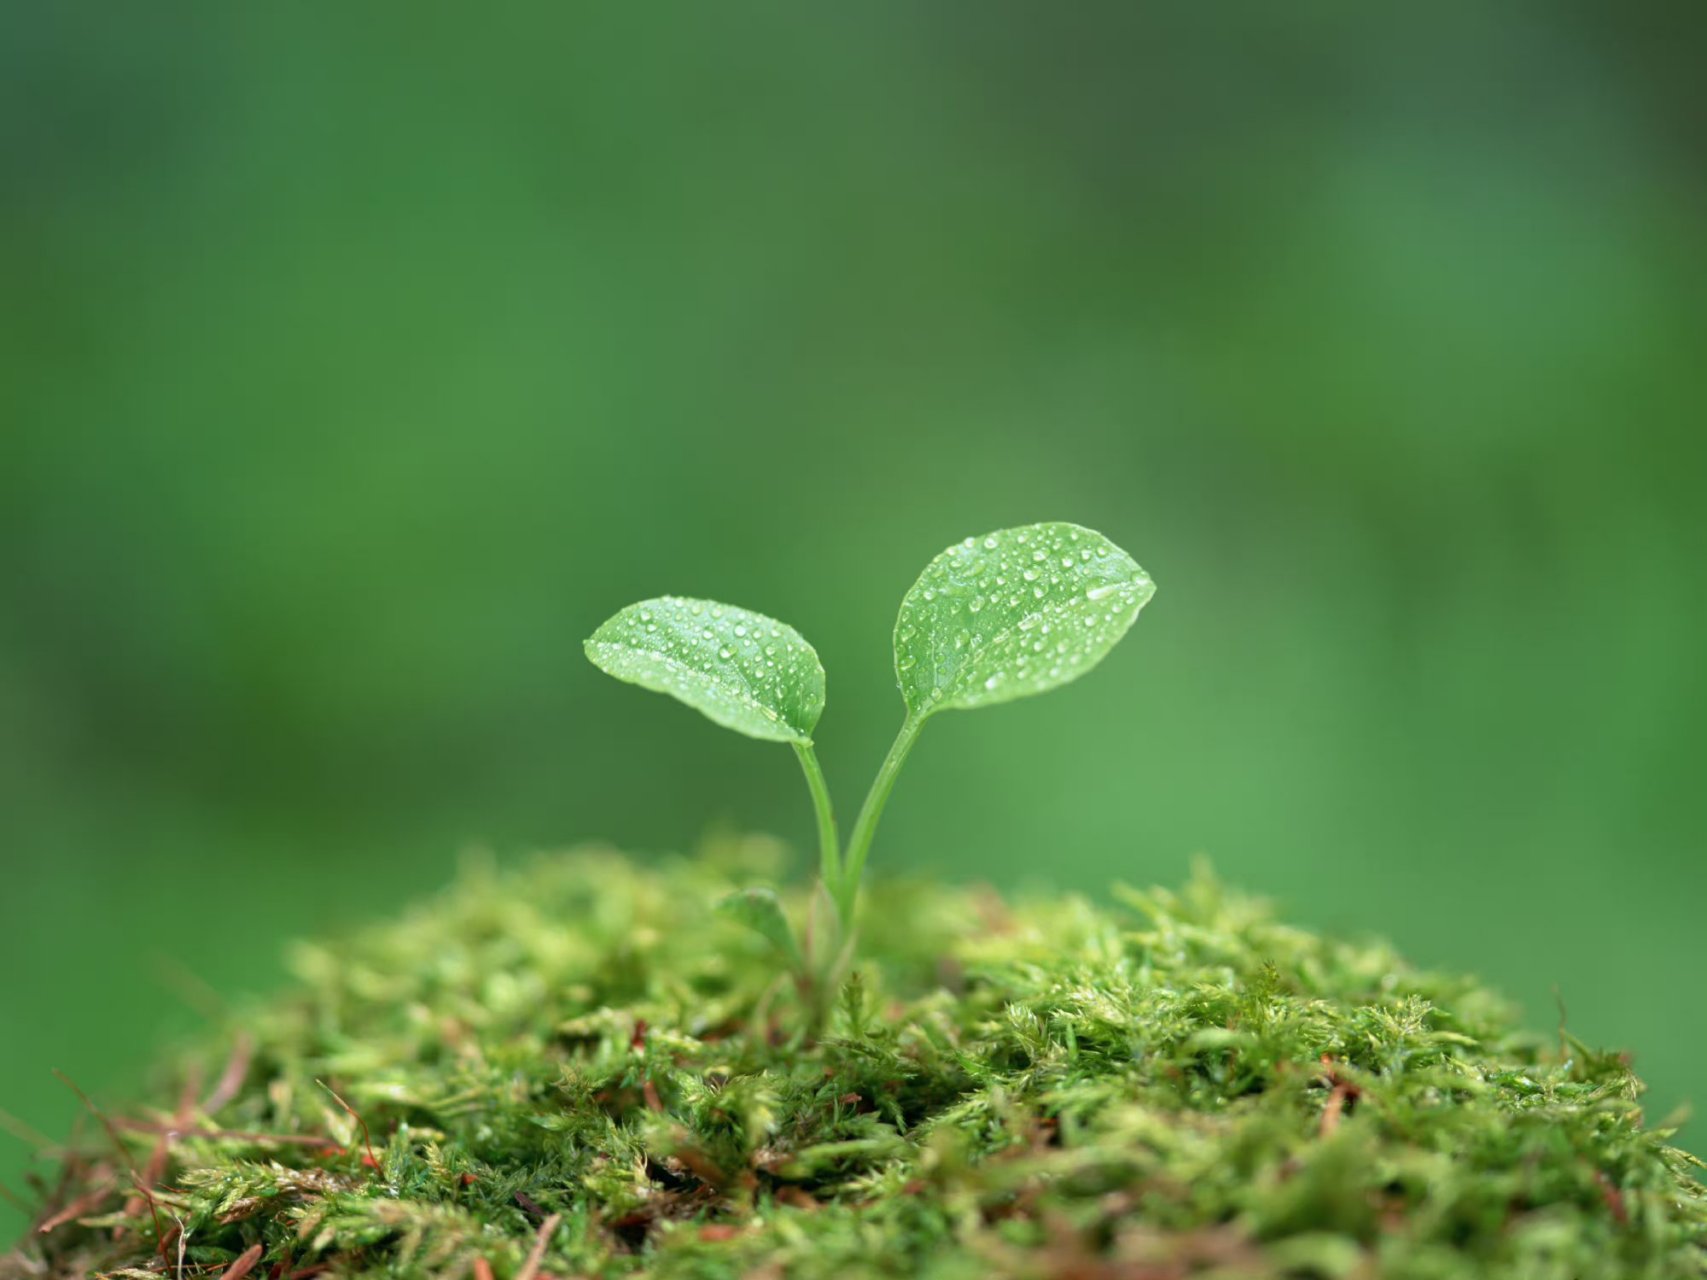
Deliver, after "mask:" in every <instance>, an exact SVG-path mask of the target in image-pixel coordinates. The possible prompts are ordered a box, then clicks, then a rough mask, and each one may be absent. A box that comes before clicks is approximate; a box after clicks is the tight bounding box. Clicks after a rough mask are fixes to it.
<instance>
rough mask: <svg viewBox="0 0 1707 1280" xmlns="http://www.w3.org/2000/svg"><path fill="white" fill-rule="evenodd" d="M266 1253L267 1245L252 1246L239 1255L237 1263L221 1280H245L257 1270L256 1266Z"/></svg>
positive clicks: (222, 1274)
mask: <svg viewBox="0 0 1707 1280" xmlns="http://www.w3.org/2000/svg"><path fill="white" fill-rule="evenodd" d="M266 1251H267V1250H266V1246H265V1245H261V1244H252V1245H250V1246H249V1247H248V1248H247V1249H245V1250H243V1252H242V1253H241V1254H240V1255H238V1258H237V1261H236V1262H233V1263H232V1264H231V1265H230V1266H229V1267H227V1268H226V1269H225V1270H224V1272H222V1273H221V1274H220V1277H219V1280H243V1277H244V1276H246V1275H248V1274H249V1273H250V1272H251V1271H253V1270H254V1269H255V1264H256V1263H257V1262H259V1261H260V1260H261V1255H262V1254H263V1253H265V1252H266Z"/></svg>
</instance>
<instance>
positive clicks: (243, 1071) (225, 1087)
mask: <svg viewBox="0 0 1707 1280" xmlns="http://www.w3.org/2000/svg"><path fill="white" fill-rule="evenodd" d="M254 1052H255V1039H254V1037H253V1036H251V1035H250V1034H249V1033H248V1032H247V1031H239V1032H238V1033H237V1038H236V1040H235V1041H233V1042H232V1045H231V1056H230V1057H229V1058H227V1059H226V1060H225V1070H224V1071H221V1072H220V1073H219V1080H218V1081H217V1082H216V1083H215V1084H214V1086H213V1092H212V1093H210V1094H208V1095H207V1101H206V1102H204V1103H202V1111H203V1113H204V1114H206V1115H207V1116H209V1117H210V1118H211V1117H212V1116H213V1115H214V1113H215V1112H217V1111H218V1110H219V1109H220V1108H221V1107H223V1106H224V1105H225V1104H226V1103H228V1102H230V1101H231V1100H232V1099H233V1098H235V1097H236V1096H237V1091H238V1090H239V1089H241V1088H242V1087H243V1079H244V1077H245V1076H247V1075H248V1074H249V1060H250V1058H251V1057H252V1056H253V1054H254Z"/></svg>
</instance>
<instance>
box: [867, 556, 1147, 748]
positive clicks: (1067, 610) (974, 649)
mask: <svg viewBox="0 0 1707 1280" xmlns="http://www.w3.org/2000/svg"><path fill="white" fill-rule="evenodd" d="M1155 589H1156V588H1155V584H1154V583H1152V582H1151V581H1150V577H1149V575H1148V574H1146V573H1145V572H1144V571H1143V570H1142V569H1140V568H1139V567H1138V566H1137V564H1136V563H1134V562H1133V559H1132V557H1131V556H1129V555H1127V554H1126V553H1125V552H1124V551H1122V550H1121V549H1120V548H1119V547H1117V546H1115V545H1114V544H1113V543H1112V542H1110V541H1109V540H1108V539H1107V538H1105V537H1103V536H1102V535H1101V534H1100V533H1097V532H1095V531H1093V530H1091V529H1085V528H1082V527H1081V526H1079V525H1076V524H1061V523H1051V524H1028V525H1023V526H1021V527H1019V528H1016V529H1000V530H997V531H996V532H995V533H991V534H986V535H985V536H983V537H981V538H967V539H966V540H965V541H964V542H960V543H957V544H955V545H954V546H952V547H950V548H949V549H948V550H946V551H944V552H943V553H942V554H941V555H939V556H938V557H937V558H936V559H935V560H932V561H931V562H930V564H929V565H928V566H927V567H926V569H925V571H924V572H923V573H922V574H920V575H919V580H918V581H917V582H915V583H914V584H913V587H912V589H911V590H910V591H908V592H907V595H906V598H905V599H903V600H902V601H901V614H900V616H899V617H898V618H897V619H896V621H895V674H896V675H897V676H898V677H899V678H900V681H901V696H902V697H904V698H905V699H906V701H907V709H908V710H909V711H910V712H911V713H912V714H913V716H914V717H915V718H922V717H924V716H927V715H930V714H931V713H933V712H936V711H944V710H947V709H948V708H950V707H982V706H988V705H990V704H992V703H997V702H1010V701H1012V700H1013V699H1015V698H1024V697H1029V696H1030V695H1031V694H1034V693H1044V692H1046V691H1047V690H1050V689H1053V688H1055V687H1056V686H1057V685H1063V684H1066V683H1067V682H1068V681H1070V680H1076V679H1077V678H1078V677H1080V676H1082V675H1083V674H1084V673H1085V672H1087V671H1089V670H1090V669H1091V668H1092V667H1094V666H1096V664H1097V663H1099V662H1101V661H1102V660H1103V658H1104V657H1105V656H1106V655H1107V653H1108V651H1109V650H1110V649H1112V648H1113V647H1114V645H1115V643H1116V642H1117V641H1118V640H1119V639H1120V637H1121V636H1123V635H1125V634H1126V630H1127V628H1128V627H1130V626H1131V625H1132V623H1133V621H1134V620H1135V619H1136V618H1137V617H1138V611H1139V610H1140V609H1142V608H1143V607H1144V605H1145V603H1146V602H1147V601H1148V600H1149V599H1150V597H1151V595H1153V594H1154V593H1155Z"/></svg>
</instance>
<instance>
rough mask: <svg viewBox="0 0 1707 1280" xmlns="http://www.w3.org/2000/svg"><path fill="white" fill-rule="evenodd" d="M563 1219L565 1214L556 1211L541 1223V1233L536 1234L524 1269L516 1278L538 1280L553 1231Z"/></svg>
mask: <svg viewBox="0 0 1707 1280" xmlns="http://www.w3.org/2000/svg"><path fill="white" fill-rule="evenodd" d="M562 1221H563V1215H562V1214H560V1213H554V1214H552V1215H551V1216H550V1217H549V1218H547V1219H546V1220H545V1221H544V1222H542V1223H540V1224H539V1234H538V1235H536V1236H534V1238H533V1248H532V1249H529V1250H528V1260H527V1261H526V1262H524V1263H522V1269H521V1270H520V1271H518V1272H516V1280H538V1277H539V1267H540V1263H541V1262H543V1261H544V1260H545V1247H546V1246H547V1245H548V1244H550V1243H551V1233H552V1232H554V1231H556V1230H557V1224H558V1223H560V1222H562Z"/></svg>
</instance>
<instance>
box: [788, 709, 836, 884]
mask: <svg viewBox="0 0 1707 1280" xmlns="http://www.w3.org/2000/svg"><path fill="white" fill-rule="evenodd" d="M794 754H795V755H797V756H799V757H800V768H801V770H802V771H803V772H804V773H805V774H806V786H807V788H808V789H809V790H810V791H811V792H812V807H813V808H814V809H816V810H817V811H818V865H819V874H820V875H822V876H823V877H824V883H825V884H827V885H833V884H835V883H836V882H837V881H838V880H840V878H841V874H842V854H841V848H842V844H841V840H840V838H839V837H838V836H837V835H836V811H835V810H834V809H833V808H831V807H830V788H829V787H828V786H826V785H825V783H824V770H823V769H822V768H821V767H820V766H819V764H818V755H817V753H816V752H814V751H813V750H812V746H811V744H810V743H804V744H803V743H799V742H797V743H795V744H794Z"/></svg>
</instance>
